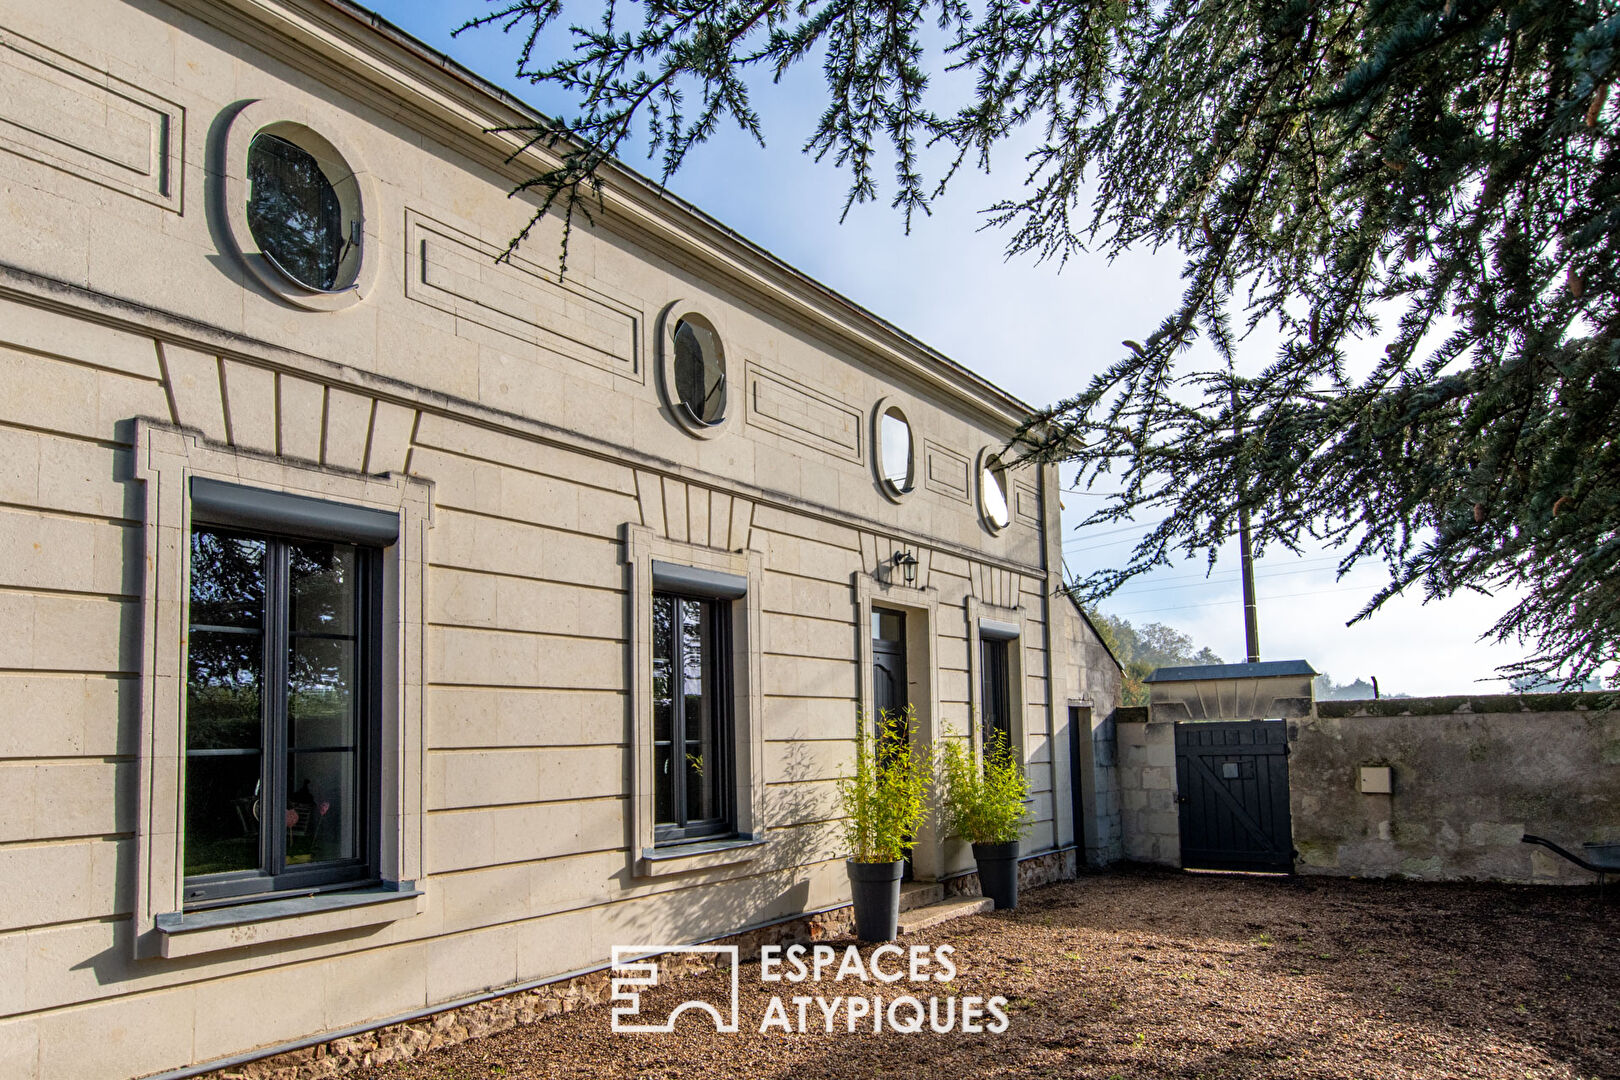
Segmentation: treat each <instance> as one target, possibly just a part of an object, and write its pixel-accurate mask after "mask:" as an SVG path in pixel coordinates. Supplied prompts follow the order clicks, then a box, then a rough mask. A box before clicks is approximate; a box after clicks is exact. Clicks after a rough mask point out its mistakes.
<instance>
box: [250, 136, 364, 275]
mask: <svg viewBox="0 0 1620 1080" xmlns="http://www.w3.org/2000/svg"><path fill="white" fill-rule="evenodd" d="M299 134H305V133H296V134H295V133H293V132H291V131H286V132H282V133H272V132H269V131H261V132H259V133H258V134H257V135H255V136H254V137H253V141H252V143H250V144H249V146H248V159H247V176H248V199H247V223H248V230H249V231H250V232H252V234H253V240H254V242H255V243H256V244H257V245H258V246H259V251H260V253H261V254H262V255H264V257H265V258H266V259H267V260H269V261H270V263H272V264H273V265H274V266H275V268H276V269H277V270H279V271H281V272H282V273H283V274H285V275H287V277H289V278H291V279H292V280H293V281H295V282H296V283H298V284H299V285H302V286H303V287H304V288H306V289H312V290H314V291H316V292H339V291H341V290H343V289H347V288H348V287H350V286H351V285H353V284H354V280H355V277H356V275H357V273H358V271H359V267H360V239H361V229H360V199H359V195H358V191H357V189H356V187H355V182H354V176H353V173H352V172H351V171H350V170H349V169H348V167H347V166H345V165H344V163H343V159H342V158H340V157H338V156H337V154H336V152H335V151H332V150H331V149H330V148H329V147H327V146H324V145H320V143H321V142H323V141H324V140H316V139H312V138H307V137H305V138H298V135H299ZM288 136H292V137H288ZM294 138H298V141H296V142H295V141H294Z"/></svg>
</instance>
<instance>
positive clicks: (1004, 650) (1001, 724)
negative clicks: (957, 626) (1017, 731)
mask: <svg viewBox="0 0 1620 1080" xmlns="http://www.w3.org/2000/svg"><path fill="white" fill-rule="evenodd" d="M1015 640H1016V639H1011V640H1009V639H1008V638H1004V637H990V636H988V635H982V634H981V636H980V638H979V722H980V730H979V740H980V741H979V746H980V748H981V750H983V751H984V752H985V753H986V754H988V752H989V750H990V746H991V743H992V741H993V740H992V733H993V732H996V731H999V732H1001V733H1002V735H1003V736H1005V737H1006V740H1007V746H1008V747H1009V748H1011V747H1012V745H1013V730H1012V686H1011V678H1010V672H1009V659H1010V658H1009V656H1008V652H1009V649H1010V646H1011V642H1012V641H1015Z"/></svg>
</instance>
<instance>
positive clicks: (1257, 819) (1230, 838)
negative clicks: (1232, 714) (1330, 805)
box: [1176, 720, 1294, 873]
mask: <svg viewBox="0 0 1620 1080" xmlns="http://www.w3.org/2000/svg"><path fill="white" fill-rule="evenodd" d="M1176 790H1177V791H1178V792H1179V801H1180V803H1181V806H1180V811H1181V815H1180V816H1181V865H1182V866H1184V867H1187V868H1188V869H1192V870H1270V871H1282V872H1285V873H1287V872H1292V870H1293V869H1294V842H1293V830H1292V827H1291V824H1290V820H1289V816H1288V725H1287V724H1285V723H1283V722H1282V721H1280V720H1245V721H1240V722H1236V723H1190V724H1177V725H1176Z"/></svg>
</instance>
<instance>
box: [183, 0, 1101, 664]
mask: <svg viewBox="0 0 1620 1080" xmlns="http://www.w3.org/2000/svg"><path fill="white" fill-rule="evenodd" d="M170 2H171V3H176V4H177V6H180V7H181V8H182V9H183V10H186V11H188V12H189V13H191V14H194V15H197V16H198V17H201V18H203V19H205V20H208V16H209V10H210V9H213V10H214V11H217V10H218V9H220V8H227V9H230V10H232V11H234V12H235V13H236V14H237V15H238V16H242V17H245V18H247V19H249V20H251V21H252V22H254V23H257V24H258V25H260V26H263V27H266V28H269V29H271V30H272V31H276V30H279V31H282V32H284V33H291V32H296V33H297V34H298V36H299V37H300V38H301V39H302V40H300V41H298V44H300V45H302V46H303V47H304V48H306V49H309V50H310V51H312V52H315V53H317V54H319V53H320V52H322V51H323V49H324V50H328V51H329V50H331V49H332V48H333V47H334V45H336V44H340V43H335V42H333V41H331V40H329V39H327V38H324V37H323V36H322V35H321V34H319V33H317V32H316V31H315V29H314V28H312V27H309V26H305V25H301V24H300V23H299V22H298V21H297V18H296V16H297V15H298V14H299V12H300V9H302V12H303V13H304V14H306V15H311V14H313V11H312V10H311V8H312V7H318V8H324V9H325V10H326V11H328V12H330V13H332V14H334V15H336V16H339V17H341V19H343V20H344V21H346V22H347V23H348V24H350V25H351V26H353V27H354V28H355V29H357V30H358V31H359V32H360V33H362V34H367V35H371V36H373V37H374V38H377V39H381V40H382V41H385V42H387V43H388V44H389V45H392V46H393V47H395V48H397V49H399V50H401V51H402V52H404V53H407V54H409V55H410V56H411V57H413V58H414V59H415V60H417V61H418V62H420V63H421V64H423V65H425V66H427V67H428V68H431V69H433V70H434V71H436V72H437V73H438V74H439V75H440V76H441V77H442V78H443V79H446V80H448V81H449V82H450V83H452V84H454V85H457V86H459V88H460V89H461V90H462V96H463V99H464V102H463V103H464V104H466V105H471V106H473V111H475V112H477V113H479V114H491V113H493V114H495V115H487V117H486V118H487V119H490V120H495V121H497V122H495V123H485V124H483V125H482V126H481V128H480V130H479V134H480V135H482V136H483V137H485V138H491V136H490V129H491V128H495V127H499V126H502V123H509V122H510V119H509V118H506V117H500V116H499V115H498V114H499V113H500V112H501V111H505V112H507V113H510V114H515V115H516V117H518V118H520V119H521V120H522V121H524V122H530V123H537V124H550V123H552V118H551V117H549V116H547V115H546V114H545V113H543V112H541V111H540V110H539V109H536V108H535V107H533V106H532V105H530V104H529V103H527V102H525V101H523V100H522V99H521V98H519V97H517V96H516V95H514V94H512V93H511V92H509V91H507V90H505V89H503V88H502V87H500V86H498V85H497V84H495V83H494V82H492V81H491V80H489V79H488V78H486V77H484V76H482V75H480V74H478V73H477V72H476V71H473V70H472V69H471V68H468V67H467V66H466V65H464V64H462V63H460V62H459V61H457V60H455V59H453V58H451V57H450V56H449V55H447V54H445V53H443V52H440V51H439V50H437V49H434V48H433V47H432V46H430V45H428V44H426V43H425V42H423V41H422V40H421V39H419V38H417V37H415V36H414V35H412V34H410V33H409V32H407V31H406V30H403V29H401V28H400V27H399V26H397V25H395V24H394V23H392V22H390V21H389V20H388V19H387V18H385V17H384V16H382V15H380V14H378V13H377V12H375V11H372V10H371V9H369V8H367V7H365V6H364V5H362V4H359V3H356V2H355V0H207V2H200V0H189V2H188V0H170ZM278 15H279V18H278ZM288 16H293V17H292V18H289V17H288ZM328 28H329V29H337V28H336V27H328ZM227 29H228V28H227ZM345 51H347V52H349V55H350V58H351V59H353V60H354V61H356V62H358V63H359V64H361V65H363V66H364V67H366V68H367V69H369V70H370V71H371V72H373V73H374V74H382V73H384V72H385V70H386V69H385V67H384V65H387V64H388V63H389V58H388V57H387V56H386V55H384V54H382V53H381V52H379V51H377V50H376V49H374V48H372V49H360V50H358V51H355V50H345ZM386 73H387V74H388V75H389V78H373V79H372V88H373V89H374V90H376V91H379V92H381V93H384V94H387V95H388V96H390V97H392V98H395V99H397V100H405V101H407V103H409V98H408V97H407V95H405V94H404V93H402V92H401V90H400V87H399V80H398V76H399V75H401V74H403V73H402V72H400V71H399V70H397V69H394V70H387V71H386ZM491 105H493V106H496V108H495V109H493V110H492V109H491V108H490V107H489V106H491ZM419 111H421V110H419ZM423 115H424V116H425V117H426V116H428V114H427V113H426V112H425V111H423ZM438 119H439V120H440V122H442V118H438ZM475 122H476V121H475ZM508 152H510V150H508ZM528 155H532V156H536V157H540V156H543V152H542V151H539V150H537V149H533V148H531V149H530V150H529V151H527V154H526V155H520V156H519V158H518V160H521V157H522V156H528ZM608 168H609V169H610V174H609V176H610V182H609V184H608V185H607V187H606V195H605V197H607V198H609V199H610V200H611V198H612V197H613V196H614V195H615V194H617V195H618V197H619V198H620V199H622V200H623V201H624V202H625V203H627V204H634V203H636V202H638V201H639V202H640V203H642V204H646V205H655V206H658V207H660V208H662V209H663V210H664V211H665V212H666V213H668V211H670V210H673V211H675V215H674V216H675V217H677V218H680V219H684V221H683V222H682V224H684V225H685V226H686V228H685V229H680V228H677V229H674V230H671V232H672V233H674V234H675V237H676V239H677V240H678V241H680V242H684V243H685V245H687V246H689V247H691V248H693V249H696V250H699V251H705V249H706V252H707V253H712V254H710V257H711V258H719V259H723V258H724V256H725V252H724V251H723V245H725V244H730V245H733V246H734V247H735V248H736V249H738V251H739V253H740V254H742V255H743V256H745V257H747V258H749V259H752V260H755V261H757V262H758V263H760V264H761V267H760V269H756V270H754V274H755V275H757V277H758V278H759V279H760V280H757V281H749V282H748V284H750V285H753V286H754V287H756V288H759V289H762V290H763V291H765V292H766V293H768V294H773V295H775V296H776V297H777V298H778V299H779V300H783V301H787V306H788V307H789V308H792V307H794V306H796V305H795V301H796V300H797V302H798V305H800V306H810V307H819V308H822V309H831V310H829V311H827V312H826V313H827V314H828V315H831V316H833V318H832V320H831V321H833V322H835V323H836V321H837V319H838V317H839V315H842V317H843V318H844V320H845V321H846V322H849V323H854V324H856V326H857V327H862V328H864V330H865V332H866V333H867V334H868V335H869V336H871V337H873V338H876V339H879V340H880V341H886V342H887V345H888V348H889V350H891V351H892V353H893V355H891V356H877V357H870V359H875V360H878V361H879V362H885V361H886V362H888V363H889V364H890V365H891V366H897V367H900V369H901V371H902V373H905V372H906V364H907V361H909V363H910V365H911V367H912V368H913V370H912V371H911V372H910V374H912V375H913V376H914V377H921V378H923V380H924V381H925V382H931V383H933V384H934V385H936V386H938V387H939V388H940V389H941V390H944V391H946V392H949V393H951V395H952V396H954V397H956V398H957V399H958V400H960V401H961V402H963V403H966V404H968V405H970V406H973V407H975V408H976V409H977V410H979V411H982V412H986V413H988V414H990V415H991V416H994V417H996V418H997V419H999V420H1001V421H1002V422H1004V423H1007V424H1009V425H1017V424H1019V423H1022V422H1023V421H1025V420H1027V419H1029V418H1031V417H1033V416H1034V415H1035V414H1036V413H1037V411H1038V410H1037V409H1036V408H1035V407H1034V406H1031V405H1030V404H1029V403H1027V402H1025V401H1023V400H1021V399H1019V398H1018V397H1016V396H1014V395H1013V394H1010V393H1008V392H1007V391H1006V390H1003V389H1002V388H1001V387H999V386H997V385H996V384H995V383H992V382H990V381H989V380H988V379H986V378H984V377H983V376H981V375H979V374H977V373H976V372H974V371H972V370H971V369H969V368H967V367H965V366H964V365H962V364H960V363H958V362H957V361H955V360H952V359H951V358H950V357H949V356H946V355H945V354H944V353H942V352H940V351H939V350H938V349H935V348H934V347H932V346H930V345H928V344H927V343H926V342H923V341H922V340H921V339H919V338H917V337H915V336H913V335H912V334H910V333H908V332H906V331H905V330H902V329H901V328H900V327H898V326H896V325H895V324H894V323H891V322H889V321H888V320H887V319H885V318H883V317H882V316H880V315H878V314H876V313H874V312H873V311H871V310H870V309H868V308H866V307H864V306H862V305H861V304H859V303H857V302H855V301H854V300H852V299H850V298H849V297H847V296H845V295H843V294H842V293H840V292H838V291H837V290H836V289H833V288H832V287H830V286H828V285H825V284H823V283H822V282H820V281H817V280H816V279H815V278H813V277H811V276H810V275H809V274H807V273H805V272H804V271H802V270H799V269H798V268H796V267H794V266H793V265H792V264H791V263H788V262H787V261H785V260H783V259H782V258H780V257H779V256H777V255H775V254H773V253H772V252H771V251H769V250H768V249H766V248H764V247H762V246H761V245H759V244H757V243H755V242H754V241H752V240H750V239H748V238H747V237H746V236H744V235H742V234H741V233H739V232H738V231H737V230H735V229H733V228H731V227H730V226H728V225H726V224H725V223H723V222H721V221H720V220H719V219H718V218H715V217H714V216H713V215H711V214H709V213H708V212H707V211H704V210H702V209H701V208H699V207H698V206H696V205H695V204H693V203H690V202H688V201H687V200H685V199H683V198H681V197H680V196H678V195H674V194H672V193H671V192H669V191H668V190H666V189H665V188H664V187H663V186H662V185H661V184H659V183H657V182H656V181H654V180H652V179H650V178H648V177H646V176H643V175H642V174H641V173H639V172H637V171H636V170H635V169H633V168H631V167H630V166H628V165H626V164H625V163H623V162H621V161H619V160H617V159H612V160H610V162H609V163H608ZM614 182H617V184H618V185H619V186H620V189H621V190H620V191H619V192H617V193H615V192H614V191H613V186H614ZM610 206H611V202H610ZM635 224H639V225H641V226H642V227H643V228H645V225H646V223H645V222H636V223H635ZM694 226H695V228H694ZM704 232H707V233H709V234H711V235H710V236H707V237H705V236H703V235H701V234H702V233H704ZM762 270H768V271H770V272H772V273H774V274H776V275H778V276H781V277H784V278H786V279H788V280H790V281H791V282H793V283H794V284H796V285H797V286H799V287H800V288H801V289H802V290H803V292H804V293H805V294H806V296H807V297H809V298H813V301H814V302H812V303H810V304H806V303H805V300H804V299H802V298H798V297H796V296H795V294H794V291H793V290H791V289H787V288H784V287H783V286H782V285H781V284H780V283H778V282H773V281H771V280H770V275H769V274H767V273H763V272H761V271H762ZM833 329H834V330H835V331H837V330H839V329H841V328H840V327H837V326H835V327H834V328H833ZM846 336H847V333H846ZM876 343H877V342H874V344H876ZM1116 662H1117V661H1116Z"/></svg>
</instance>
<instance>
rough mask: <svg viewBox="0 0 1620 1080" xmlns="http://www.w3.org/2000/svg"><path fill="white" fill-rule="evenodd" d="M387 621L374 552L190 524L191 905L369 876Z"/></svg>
mask: <svg viewBox="0 0 1620 1080" xmlns="http://www.w3.org/2000/svg"><path fill="white" fill-rule="evenodd" d="M381 632H382V559H381V552H380V551H379V550H378V549H376V548H373V547H367V546H363V545H360V544H354V543H343V542H339V541H335V540H328V539H299V538H293V537H288V536H280V535H276V534H274V533H268V532H259V531H254V530H247V529H242V528H237V527H226V526H220V525H212V524H202V523H199V524H197V525H196V526H195V528H194V529H193V531H192V534H191V591H190V618H189V628H188V634H187V645H188V649H187V651H188V658H187V666H186V719H185V738H186V743H185V745H186V761H185V826H184V827H185V838H184V839H185V844H184V852H185V893H184V896H185V902H186V904H187V906H188V907H196V906H206V905H208V904H210V903H212V902H218V901H228V900H231V899H235V898H242V897H255V896H257V897H262V896H264V895H265V894H285V893H288V892H309V891H312V890H316V889H321V888H328V887H333V886H339V885H344V886H348V885H354V884H358V883H362V882H365V881H368V880H372V879H375V877H376V873H377V848H378V843H377V832H376V821H377V818H378V806H377V801H376V800H377V790H378V769H379V765H380V753H379V742H380V738H379V724H380V717H381V696H380V687H381V667H380V657H381V646H380V642H381Z"/></svg>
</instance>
